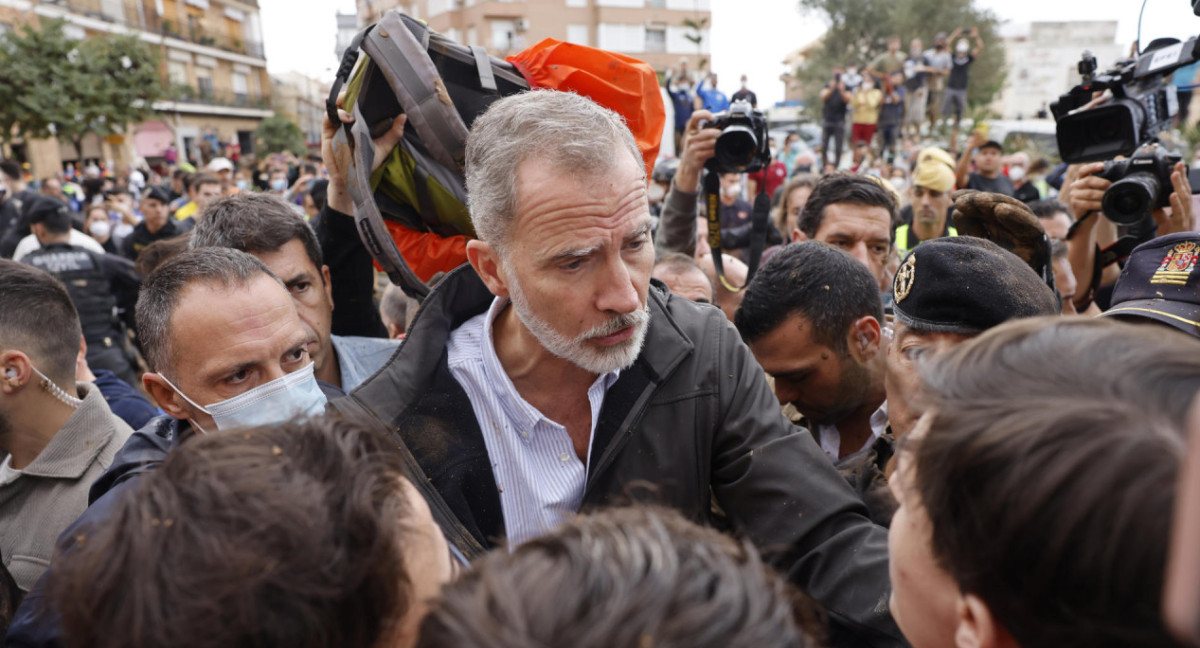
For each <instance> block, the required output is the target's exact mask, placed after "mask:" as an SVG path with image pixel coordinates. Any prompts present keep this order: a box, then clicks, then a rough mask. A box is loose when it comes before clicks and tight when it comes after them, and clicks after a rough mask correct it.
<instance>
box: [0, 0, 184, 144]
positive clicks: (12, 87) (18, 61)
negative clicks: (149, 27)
mask: <svg viewBox="0 0 1200 648" xmlns="http://www.w3.org/2000/svg"><path fill="white" fill-rule="evenodd" d="M63 25H64V21H62V20H43V21H42V26H41V28H40V29H36V28H34V27H33V26H32V25H25V26H24V27H22V28H21V29H20V30H17V31H12V32H9V33H7V34H4V35H0V70H4V76H5V82H4V83H0V138H2V139H5V140H7V139H8V138H9V137H11V136H12V134H13V132H14V130H15V132H17V133H19V134H21V135H24V136H26V137H35V138H37V137H61V138H64V139H66V140H68V141H70V142H71V144H72V145H73V146H74V147H75V152H76V154H77V155H79V156H80V157H82V154H83V151H82V147H83V138H84V137H85V136H86V135H87V134H88V133H95V134H96V135H99V136H101V137H103V136H105V135H114V134H123V133H125V132H126V130H127V128H128V127H129V124H131V123H138V122H141V121H144V120H145V119H147V118H149V117H150V116H152V115H153V114H154V108H153V105H154V102H155V101H158V100H160V99H161V98H163V97H164V96H165V92H166V88H165V85H164V84H163V81H162V77H161V76H160V75H159V59H158V54H157V52H156V51H155V50H154V49H153V48H152V47H151V46H150V45H149V44H147V43H145V42H143V41H142V40H141V39H139V38H137V37H136V36H126V35H93V36H89V37H88V38H85V39H83V40H74V39H70V38H68V37H67V36H66V34H65V33H64V31H63Z"/></svg>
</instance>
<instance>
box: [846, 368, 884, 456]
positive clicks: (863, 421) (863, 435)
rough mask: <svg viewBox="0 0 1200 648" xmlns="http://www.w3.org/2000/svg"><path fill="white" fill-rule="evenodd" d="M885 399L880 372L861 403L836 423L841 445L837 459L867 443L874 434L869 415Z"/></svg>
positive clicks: (850, 453) (861, 447)
mask: <svg viewBox="0 0 1200 648" xmlns="http://www.w3.org/2000/svg"><path fill="white" fill-rule="evenodd" d="M875 369H876V367H872V370H875ZM885 400H887V391H886V389H885V388H884V383H883V377H882V374H880V377H879V378H878V379H873V380H872V381H871V386H870V388H869V389H868V390H867V397H866V398H864V399H863V402H862V405H859V406H858V409H856V410H854V411H853V412H851V413H850V415H849V416H847V417H846V418H844V419H842V420H840V421H838V423H837V426H836V427H837V431H838V436H839V437H841V446H840V447H839V448H838V458H839V459H843V458H845V457H848V456H850V455H852V454H854V453H856V452H858V451H859V450H862V449H863V446H865V445H867V441H868V440H869V439H870V438H871V437H872V436H873V435H874V434H875V432H874V431H873V430H872V429H871V415H872V414H874V413H875V412H876V410H878V409H879V407H880V406H881V405H883V402H884V401H885Z"/></svg>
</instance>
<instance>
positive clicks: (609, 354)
mask: <svg viewBox="0 0 1200 648" xmlns="http://www.w3.org/2000/svg"><path fill="white" fill-rule="evenodd" d="M509 299H510V300H511V301H512V307H513V310H515V311H516V313H517V319H519V320H521V324H523V325H525V328H527V329H529V332H530V333H532V334H533V337H534V338H536V339H537V341H538V343H540V344H541V345H542V347H543V348H545V349H546V350H547V351H549V352H550V353H552V354H554V355H555V356H557V357H559V358H562V359H563V360H566V361H567V362H570V363H571V364H573V365H575V366H577V367H579V368H580V369H583V370H584V371H587V372H589V373H594V374H606V373H609V372H610V371H616V370H617V369H625V368H627V367H629V366H631V365H633V362H634V361H635V360H637V357H638V354H640V353H641V352H642V344H643V343H645V341H646V329H647V328H648V325H649V324H650V309H649V307H643V308H641V309H639V310H636V311H634V312H632V313H626V314H624V315H617V316H615V317H613V318H612V319H610V320H608V321H607V322H604V323H603V324H600V325H599V326H596V327H595V328H593V329H592V330H590V331H587V332H585V333H583V334H582V335H579V336H578V337H576V338H574V339H572V338H569V337H567V336H565V335H563V334H562V333H559V332H558V331H556V330H554V328H553V327H552V326H550V323H549V322H547V321H546V320H544V319H542V318H540V317H538V316H537V314H536V313H534V312H533V309H532V308H530V306H529V301H528V300H526V299H525V293H523V292H522V291H521V286H520V285H519V284H518V283H517V280H516V277H515V276H513V275H511V274H510V275H509ZM627 326H632V327H633V335H632V336H630V337H629V339H627V340H625V341H624V342H621V343H619V344H616V345H613V346H611V347H607V348H604V347H594V346H592V345H589V344H588V343H587V342H588V340H591V339H593V338H599V337H605V336H607V335H612V334H613V333H616V332H617V331H619V330H621V329H623V328H625V327H627Z"/></svg>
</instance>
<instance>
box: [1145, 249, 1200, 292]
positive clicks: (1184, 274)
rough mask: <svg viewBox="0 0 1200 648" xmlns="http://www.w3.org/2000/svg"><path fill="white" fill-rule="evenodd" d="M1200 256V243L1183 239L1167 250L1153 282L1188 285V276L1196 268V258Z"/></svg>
mask: <svg viewBox="0 0 1200 648" xmlns="http://www.w3.org/2000/svg"><path fill="white" fill-rule="evenodd" d="M1198 257H1200V245H1198V244H1197V243H1196V242H1195V241H1183V242H1182V243H1177V244H1176V245H1175V247H1173V248H1171V250H1170V251H1169V252H1167V256H1166V257H1164V258H1163V261H1162V264H1161V265H1159V266H1158V270H1157V271H1155V273H1154V276H1153V277H1151V278H1150V283H1152V284H1171V285H1172V286H1184V285H1187V281H1188V278H1189V277H1191V276H1192V272H1193V271H1195V270H1196V260H1197V258H1198Z"/></svg>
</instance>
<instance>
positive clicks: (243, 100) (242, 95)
mask: <svg viewBox="0 0 1200 648" xmlns="http://www.w3.org/2000/svg"><path fill="white" fill-rule="evenodd" d="M233 100H234V101H235V102H237V105H239V106H244V105H246V104H247V103H249V96H248V95H247V83H246V75H245V74H243V73H241V72H234V73H233Z"/></svg>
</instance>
